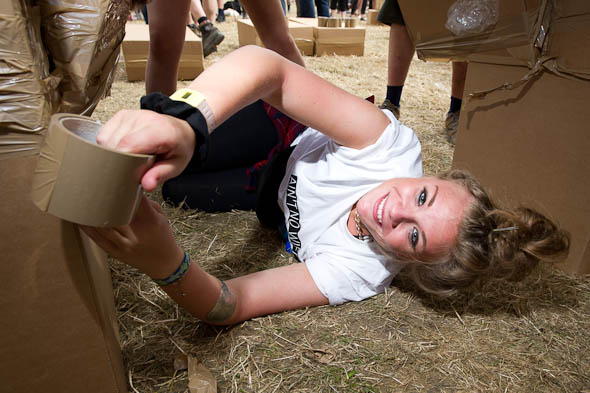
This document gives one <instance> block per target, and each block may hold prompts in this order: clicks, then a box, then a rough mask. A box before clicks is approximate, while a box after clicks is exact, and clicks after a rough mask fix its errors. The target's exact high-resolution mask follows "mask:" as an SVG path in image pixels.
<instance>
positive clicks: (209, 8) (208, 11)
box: [200, 0, 217, 21]
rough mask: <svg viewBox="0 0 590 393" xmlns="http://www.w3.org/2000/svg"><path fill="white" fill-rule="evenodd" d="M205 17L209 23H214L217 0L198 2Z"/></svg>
mask: <svg viewBox="0 0 590 393" xmlns="http://www.w3.org/2000/svg"><path fill="white" fill-rule="evenodd" d="M200 1H201V5H202V6H203V10H204V11H205V16H206V17H207V19H209V20H210V21H214V20H215V18H216V17H217V0H200Z"/></svg>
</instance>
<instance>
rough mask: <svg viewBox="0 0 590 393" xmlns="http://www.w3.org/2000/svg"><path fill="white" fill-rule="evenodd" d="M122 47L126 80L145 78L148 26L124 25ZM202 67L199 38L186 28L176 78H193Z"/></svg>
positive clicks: (148, 47)
mask: <svg viewBox="0 0 590 393" xmlns="http://www.w3.org/2000/svg"><path fill="white" fill-rule="evenodd" d="M122 49H123V57H124V58H125V70H126V72H127V80H129V81H141V80H145V69H146V66H147V59H148V54H149V50H150V31H149V26H148V25H146V24H143V23H128V24H127V26H125V39H124V40H123V44H122ZM204 69H205V67H204V60H203V44H202V42H201V39H200V38H199V37H197V36H196V35H195V34H194V33H193V32H192V31H191V30H190V29H189V28H187V29H186V34H185V40H184V46H183V48H182V53H181V55H180V63H179V65H178V79H179V80H192V79H195V78H196V77H197V76H198V75H199V74H200V73H201V72H203V70H204Z"/></svg>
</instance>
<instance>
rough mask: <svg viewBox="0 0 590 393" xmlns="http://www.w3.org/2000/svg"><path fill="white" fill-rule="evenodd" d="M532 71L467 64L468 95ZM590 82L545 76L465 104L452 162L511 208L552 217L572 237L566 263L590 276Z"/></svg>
mask: <svg viewBox="0 0 590 393" xmlns="http://www.w3.org/2000/svg"><path fill="white" fill-rule="evenodd" d="M528 71H529V70H528V69H527V68H526V67H511V66H503V65H490V64H479V63H474V62H472V63H470V65H469V69H468V74H467V80H466V86H465V91H466V92H470V91H474V90H482V89H483V90H485V89H488V88H491V87H494V86H498V85H502V84H503V83H505V82H506V81H512V80H518V79H520V78H521V77H522V76H523V75H524V74H526V73H527V72H528ZM588 97H590V82H586V81H579V80H571V79H566V78H562V77H559V76H556V75H553V74H551V73H549V72H546V71H545V72H540V73H538V74H536V75H535V76H534V77H533V78H531V79H530V80H529V81H528V82H527V83H524V84H522V85H520V86H518V87H515V88H514V89H512V90H498V91H494V92H493V93H490V94H488V95H486V96H485V97H482V98H470V99H468V100H466V101H465V102H464V103H463V108H462V110H461V119H460V123H459V130H458V136H457V145H456V148H455V155H454V159H453V167H454V168H465V169H468V170H470V171H471V172H472V173H473V174H474V175H475V176H476V177H477V178H479V179H480V180H481V181H482V183H483V185H484V186H485V187H486V188H487V189H488V190H489V191H490V192H491V194H492V195H493V196H494V197H495V198H498V199H500V200H501V201H502V202H503V203H504V204H507V205H509V206H516V205H524V206H529V207H533V208H536V209H538V210H540V211H541V212H543V213H545V214H547V215H548V216H549V217H550V218H552V219H553V220H555V221H556V222H557V223H558V224H560V225H561V226H563V227H564V228H565V229H567V230H568V231H569V232H570V233H571V235H572V244H571V249H570V256H569V258H568V259H567V261H566V262H565V263H564V264H563V265H562V266H561V268H563V269H564V270H565V271H568V272H573V273H590V259H589V257H590V252H588V249H589V246H590V204H588V195H589V194H590V183H589V182H588V176H589V174H590V160H589V159H588V152H589V151H590V138H589V134H588V124H590V111H588V110H587V106H588V104H587V101H588Z"/></svg>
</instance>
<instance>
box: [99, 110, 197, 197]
mask: <svg viewBox="0 0 590 393" xmlns="http://www.w3.org/2000/svg"><path fill="white" fill-rule="evenodd" d="M96 139H97V142H98V143H99V144H100V145H103V146H106V147H109V148H112V149H116V150H119V151H123V152H126V153H137V154H154V155H156V162H155V164H154V166H153V167H151V168H150V169H148V170H147V171H146V173H145V174H144V175H143V177H142V179H141V184H142V186H143V188H144V189H146V190H147V191H153V190H154V189H155V188H156V187H157V186H158V184H161V183H163V182H164V181H166V180H168V179H171V178H173V177H176V176H178V175H179V174H180V173H181V172H182V171H183V170H184V168H186V166H187V165H188V163H189V161H190V159H191V157H192V156H193V152H194V150H195V133H194V131H193V129H192V128H191V126H190V125H189V124H188V123H187V122H186V121H184V120H180V119H177V118H175V117H172V116H168V115H162V114H159V113H156V112H153V111H148V110H141V109H139V110H122V111H119V112H117V114H115V116H113V117H112V118H111V119H110V120H109V121H108V122H107V123H106V124H105V125H104V126H102V128H101V130H100V133H99V134H98V137H97V138H96Z"/></svg>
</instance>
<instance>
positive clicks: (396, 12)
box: [377, 0, 406, 26]
mask: <svg viewBox="0 0 590 393" xmlns="http://www.w3.org/2000/svg"><path fill="white" fill-rule="evenodd" d="M377 20H378V21H379V22H381V23H383V24H386V25H387V26H391V25H392V24H394V25H402V26H405V25H406V22H404V17H403V15H402V11H401V10H400V8H399V3H398V2H397V0H385V2H384V3H383V6H381V9H380V10H379V14H378V15H377Z"/></svg>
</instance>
